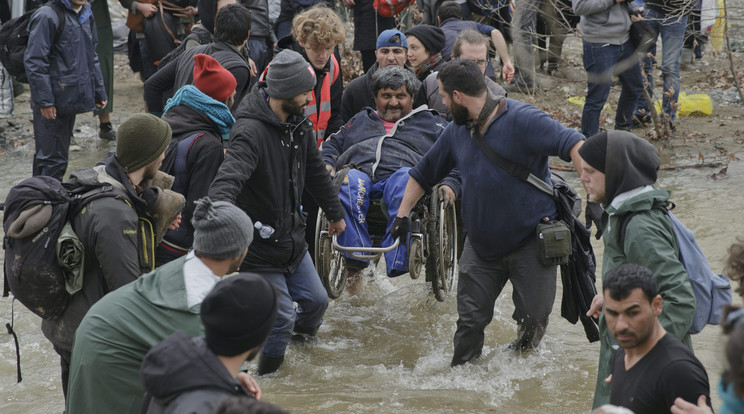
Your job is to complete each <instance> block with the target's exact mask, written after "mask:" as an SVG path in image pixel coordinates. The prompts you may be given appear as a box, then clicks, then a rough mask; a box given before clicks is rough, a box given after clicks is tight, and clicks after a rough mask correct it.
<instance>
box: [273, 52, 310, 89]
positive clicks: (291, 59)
mask: <svg viewBox="0 0 744 414" xmlns="http://www.w3.org/2000/svg"><path fill="white" fill-rule="evenodd" d="M315 82H316V79H315V70H314V69H313V68H312V66H310V64H309V63H307V61H306V60H305V58H303V57H302V55H301V54H299V53H297V52H295V51H294V50H289V49H284V50H282V51H281V52H279V54H278V55H276V57H275V58H274V60H272V61H271V63H269V69H268V72H267V73H266V92H267V93H268V94H269V96H270V97H272V98H275V99H291V98H294V97H295V96H297V95H299V94H301V93H305V92H307V91H309V90H312V89H313V88H315Z"/></svg>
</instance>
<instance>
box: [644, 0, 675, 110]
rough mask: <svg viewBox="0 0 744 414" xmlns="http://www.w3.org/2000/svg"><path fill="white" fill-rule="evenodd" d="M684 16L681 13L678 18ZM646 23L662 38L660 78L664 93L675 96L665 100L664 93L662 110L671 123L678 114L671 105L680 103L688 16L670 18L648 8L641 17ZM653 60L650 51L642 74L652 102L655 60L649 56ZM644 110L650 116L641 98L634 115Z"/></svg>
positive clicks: (654, 49)
mask: <svg viewBox="0 0 744 414" xmlns="http://www.w3.org/2000/svg"><path fill="white" fill-rule="evenodd" d="M682 13H683V12H682V11H681V10H680V11H679V14H682ZM644 19H645V20H646V21H648V22H649V24H650V25H651V27H652V28H653V29H654V31H656V33H659V35H660V36H661V44H662V54H661V76H662V78H663V80H664V91H665V92H666V91H668V90H669V89H670V88H672V89H673V90H674V96H672V97H668V96H667V95H666V93H664V97H663V99H662V108H663V109H664V113H667V114H669V116H670V117H671V120H672V121H673V120H674V117H675V115H676V114H677V109H675V108H674V106H672V102H677V100H678V99H679V59H680V57H681V56H682V46H683V44H684V41H685V29H686V28H687V15H684V16H679V15H674V16H672V15H669V16H667V15H666V14H664V13H662V12H658V11H656V10H654V9H651V8H649V9H648V10H647V15H646V16H645V17H644ZM649 54H650V55H652V56H656V48H655V47H654V48H652V49H650V50H649V51H648V53H647V54H646V57H645V58H644V59H643V70H644V71H645V73H646V80H647V81H648V87H647V90H648V95H649V96H650V97H652V98H653V96H654V77H653V63H654V58H652V57H648V55H649ZM641 109H643V110H644V111H645V112H644V113H645V114H650V112H649V108H648V103H647V102H646V100H645V99H644V98H643V96H641V98H640V99H639V100H638V104H637V105H636V113H638V114H640V110H641Z"/></svg>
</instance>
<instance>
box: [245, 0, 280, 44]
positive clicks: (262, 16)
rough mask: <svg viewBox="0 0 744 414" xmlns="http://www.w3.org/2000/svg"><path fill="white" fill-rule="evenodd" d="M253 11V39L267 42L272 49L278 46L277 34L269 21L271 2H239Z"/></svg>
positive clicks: (249, 0) (247, 0) (255, 0)
mask: <svg viewBox="0 0 744 414" xmlns="http://www.w3.org/2000/svg"><path fill="white" fill-rule="evenodd" d="M239 3H240V4H242V5H243V6H245V7H246V8H247V9H248V10H250V11H251V39H261V40H265V41H266V45H267V46H268V47H269V48H271V47H272V46H274V45H275V44H276V34H274V30H273V29H272V28H271V21H269V2H268V1H266V0H240V2H239Z"/></svg>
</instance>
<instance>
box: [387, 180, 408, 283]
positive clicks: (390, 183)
mask: <svg viewBox="0 0 744 414" xmlns="http://www.w3.org/2000/svg"><path fill="white" fill-rule="evenodd" d="M410 169H411V168H409V167H404V168H401V169H399V170H398V171H396V172H395V173H393V175H391V176H390V177H389V178H388V179H387V180H386V181H385V187H384V189H383V193H382V198H383V199H384V200H385V205H386V206H387V211H388V214H389V219H388V224H387V227H386V228H385V237H384V238H383V239H382V245H383V246H392V244H393V243H394V242H395V240H393V236H391V235H390V228H391V227H392V225H393V220H395V216H396V215H397V214H398V208H399V207H400V202H401V201H402V200H403V193H404V192H405V189H406V184H408V177H409V175H408V170H410ZM385 265H386V267H387V275H388V276H400V275H402V274H404V273H407V272H408V240H407V239H406V240H401V241H400V244H399V245H398V247H397V248H396V249H395V250H392V251H390V252H387V253H385Z"/></svg>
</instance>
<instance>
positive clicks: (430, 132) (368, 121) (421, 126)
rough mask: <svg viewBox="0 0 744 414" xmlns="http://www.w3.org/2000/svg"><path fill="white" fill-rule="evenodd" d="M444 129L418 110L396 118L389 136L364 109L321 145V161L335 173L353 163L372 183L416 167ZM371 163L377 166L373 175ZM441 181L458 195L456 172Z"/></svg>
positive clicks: (435, 118) (377, 118)
mask: <svg viewBox="0 0 744 414" xmlns="http://www.w3.org/2000/svg"><path fill="white" fill-rule="evenodd" d="M446 126H447V121H445V120H444V119H442V118H441V117H439V116H437V115H436V112H434V111H431V110H429V109H426V108H425V107H419V108H416V109H415V110H413V111H411V113H409V114H408V115H406V116H404V117H403V118H401V119H399V120H398V122H396V126H395V127H394V128H395V131H394V133H393V134H392V135H389V134H388V133H386V132H385V127H384V126H383V124H382V120H381V119H380V116H379V115H378V114H377V112H376V111H375V110H374V109H372V108H364V111H362V112H360V113H358V114H357V115H356V116H355V117H353V118H351V121H349V122H348V123H347V124H346V125H344V127H343V128H341V130H340V131H338V133H336V134H333V135H331V137H330V138H328V140H327V141H326V142H324V143H323V150H322V155H323V162H325V163H326V164H327V165H330V166H333V167H334V168H335V169H336V170H338V169H340V168H342V167H343V166H344V165H347V164H354V165H355V168H356V169H357V170H359V171H362V172H363V173H365V174H367V175H368V176H369V177H370V178H372V182H377V181H380V180H384V179H386V178H388V177H390V176H391V175H392V174H393V173H394V172H396V171H398V170H399V169H401V168H403V167H413V166H414V165H416V163H417V162H419V160H420V159H421V158H422V157H423V156H424V154H426V152H427V151H429V148H431V146H432V145H434V143H435V142H436V141H437V138H439V135H440V134H441V133H442V131H444V128H445V127H446ZM391 132H393V131H391ZM378 149H379V152H378ZM374 164H377V167H376V169H375V172H374V174H373V173H372V168H373V165H374ZM444 182H445V184H447V185H449V186H450V187H451V188H452V189H453V190H454V191H455V193H456V194H459V193H460V191H459V190H460V182H459V173H455V174H454V175H452V176H450V177H447V178H445V179H444Z"/></svg>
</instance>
